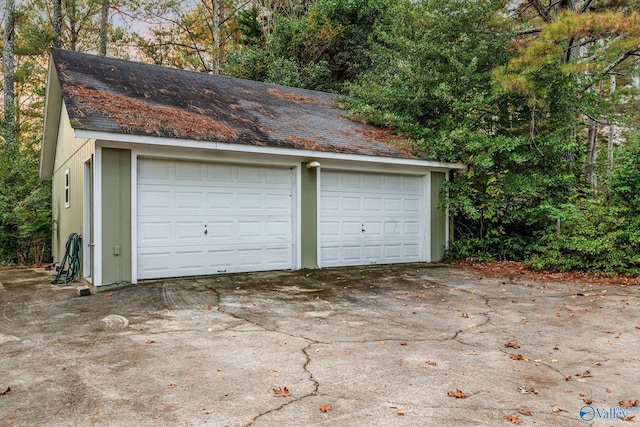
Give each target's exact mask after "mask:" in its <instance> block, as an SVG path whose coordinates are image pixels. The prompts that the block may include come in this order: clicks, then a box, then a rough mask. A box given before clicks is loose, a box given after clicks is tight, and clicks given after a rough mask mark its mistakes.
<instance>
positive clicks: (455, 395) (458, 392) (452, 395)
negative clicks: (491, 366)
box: [447, 388, 467, 399]
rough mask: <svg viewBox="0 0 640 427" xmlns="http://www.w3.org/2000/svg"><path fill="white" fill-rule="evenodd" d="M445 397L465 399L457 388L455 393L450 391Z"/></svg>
mask: <svg viewBox="0 0 640 427" xmlns="http://www.w3.org/2000/svg"><path fill="white" fill-rule="evenodd" d="M447 395H448V396H451V397H455V398H456V399H464V398H465V397H467V395H466V394H465V393H464V391H462V390H460V389H458V388H457V389H456V391H450V392H449V393H447Z"/></svg>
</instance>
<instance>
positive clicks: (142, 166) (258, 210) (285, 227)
mask: <svg viewBox="0 0 640 427" xmlns="http://www.w3.org/2000/svg"><path fill="white" fill-rule="evenodd" d="M292 191H293V173H292V170H291V169H287V168H267V167H254V166H238V165H230V164H213V163H199V162H182V161H170V160H152V159H139V160H138V193H137V196H138V203H137V206H138V212H137V216H138V222H137V233H138V278H139V279H150V278H162V277H180V276H192V275H204V274H216V273H231V272H245V271H261V270H277V269H290V268H292V259H293V255H292V254H293V251H292V199H293V197H292Z"/></svg>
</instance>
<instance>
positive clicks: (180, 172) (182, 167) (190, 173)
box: [174, 162, 206, 184]
mask: <svg viewBox="0 0 640 427" xmlns="http://www.w3.org/2000/svg"><path fill="white" fill-rule="evenodd" d="M204 167H205V165H203V164H201V163H191V162H184V163H180V164H176V167H175V169H174V170H175V179H176V181H178V182H184V181H202V180H203V179H204V178H205V176H206V175H204V173H203V172H204ZM189 184H192V183H191V182H190V183H189Z"/></svg>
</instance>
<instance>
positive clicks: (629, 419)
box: [620, 415, 636, 421]
mask: <svg viewBox="0 0 640 427" xmlns="http://www.w3.org/2000/svg"><path fill="white" fill-rule="evenodd" d="M635 417H636V416H635V415H627V417H626V418H622V417H620V419H621V420H622V421H631V420H632V419H634V418H635Z"/></svg>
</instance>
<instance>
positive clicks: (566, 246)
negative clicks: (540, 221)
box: [530, 136, 640, 274]
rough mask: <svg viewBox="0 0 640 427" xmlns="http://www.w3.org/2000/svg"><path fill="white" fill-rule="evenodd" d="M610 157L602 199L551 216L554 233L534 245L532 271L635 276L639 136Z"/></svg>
mask: <svg viewBox="0 0 640 427" xmlns="http://www.w3.org/2000/svg"><path fill="white" fill-rule="evenodd" d="M616 157H617V158H618V159H619V160H618V162H617V164H616V166H615V167H614V168H613V170H612V172H611V178H610V181H609V183H607V186H608V188H607V192H606V193H605V194H603V195H601V196H600V197H597V198H595V197H591V198H582V199H580V200H578V201H576V202H573V203H567V204H565V205H564V206H562V207H561V209H560V210H558V211H557V212H556V216H557V217H558V219H561V221H560V229H559V230H549V231H548V232H547V234H545V235H544V237H543V238H542V239H541V240H540V242H539V247H538V253H537V254H536V255H535V256H534V257H533V258H532V259H531V261H530V264H531V265H532V266H533V267H534V268H539V269H554V270H560V271H567V270H583V271H590V272H597V271H603V272H606V273H627V274H640V137H637V136H636V137H633V138H631V139H630V143H629V146H627V147H621V148H619V149H618V150H617V152H616Z"/></svg>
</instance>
